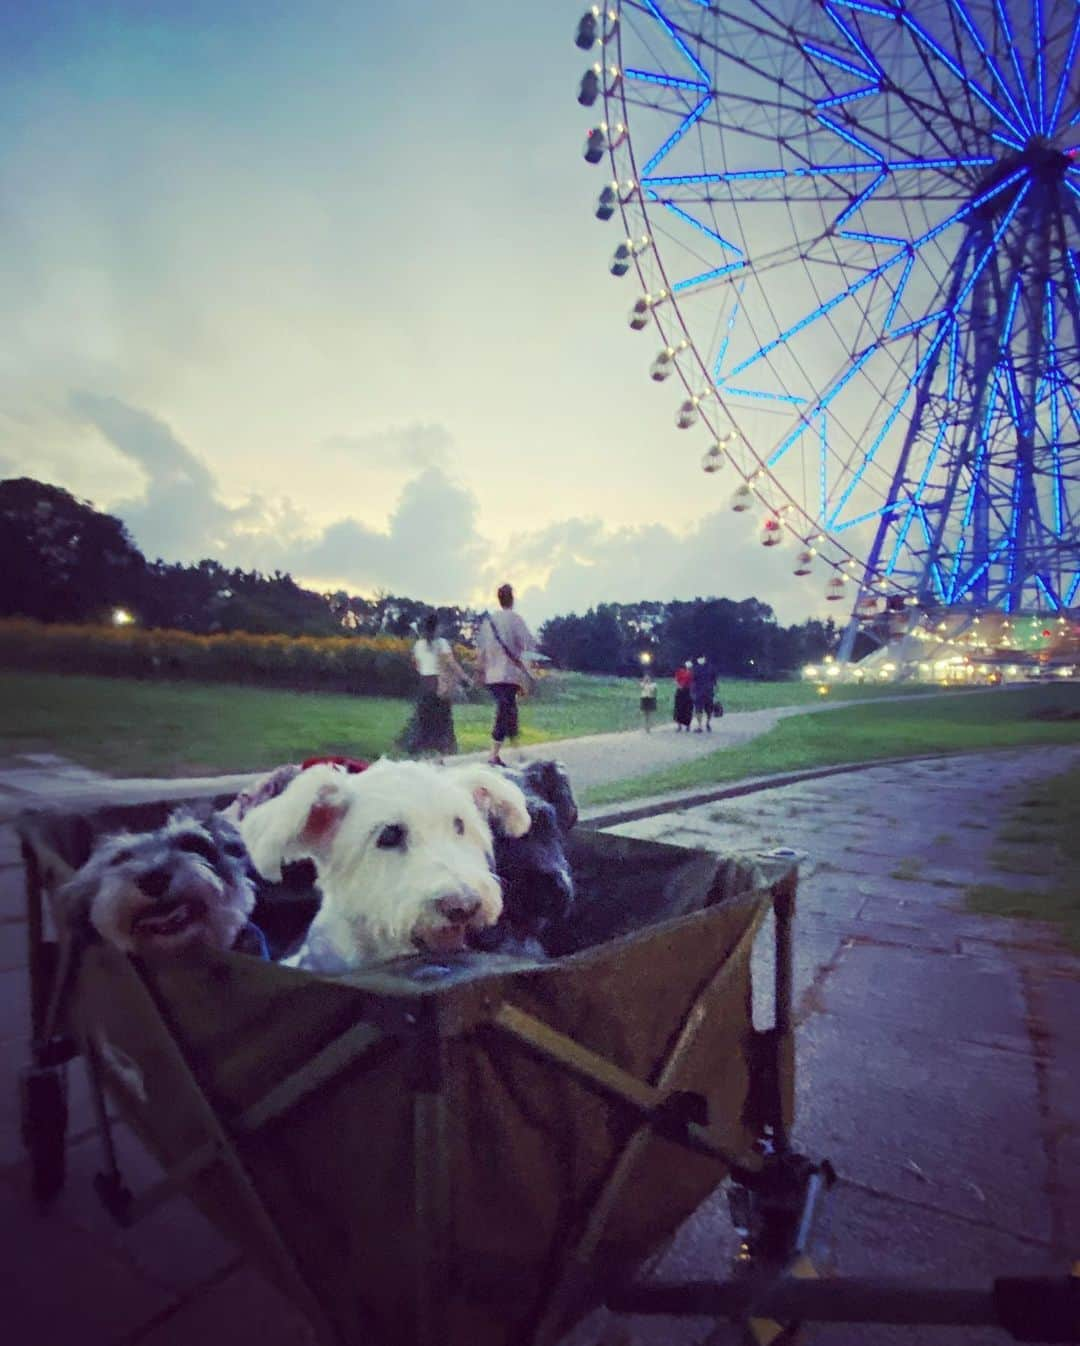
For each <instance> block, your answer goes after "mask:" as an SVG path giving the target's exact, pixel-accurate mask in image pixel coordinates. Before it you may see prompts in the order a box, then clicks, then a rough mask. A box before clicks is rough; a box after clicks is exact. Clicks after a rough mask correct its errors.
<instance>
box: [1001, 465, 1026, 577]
mask: <svg viewBox="0 0 1080 1346" xmlns="http://www.w3.org/2000/svg"><path fill="white" fill-rule="evenodd" d="M1023 495H1024V464H1023V462H1022V461H1021V460H1020V459H1019V458H1017V459H1016V462H1015V465H1014V471H1013V487H1012V518H1011V519H1010V520H1009V536H1008V537H1007V538H1006V542H1008V543H1009V544H1010V546H1009V574H1008V578H1007V579H1006V581H1005V583H1006V585H1007V586H1008V590H1009V593H1010V594H1011V593H1012V587H1013V581H1014V580H1015V579H1016V535H1017V533H1018V532H1019V531H1020V501H1021V500H1022V499H1023Z"/></svg>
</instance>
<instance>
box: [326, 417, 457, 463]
mask: <svg viewBox="0 0 1080 1346" xmlns="http://www.w3.org/2000/svg"><path fill="white" fill-rule="evenodd" d="M319 447H320V449H321V450H323V451H324V452H327V453H332V454H342V455H345V456H347V457H348V458H349V460H350V463H351V464H352V465H356V464H362V465H363V466H364V467H365V468H368V469H372V468H374V469H377V470H384V471H397V470H400V469H401V468H408V469H412V470H419V471H423V470H424V469H425V468H428V467H439V468H442V469H444V470H446V469H448V468H449V466H450V462H451V458H452V450H453V439H452V437H451V435H450V432H449V431H448V430H447V429H446V428H445V426H442V425H408V426H401V427H394V428H392V429H389V430H378V431H375V432H374V433H373V434H368V435H330V436H328V437H327V438H326V439H324V440H323V441H322V443H321V444H320V446H319Z"/></svg>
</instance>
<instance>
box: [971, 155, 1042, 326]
mask: <svg viewBox="0 0 1080 1346" xmlns="http://www.w3.org/2000/svg"><path fill="white" fill-rule="evenodd" d="M1030 188H1031V179H1030V178H1028V180H1027V182H1025V183H1024V185H1023V187H1021V189H1020V190H1019V191H1018V192H1017V194H1016V200H1015V201H1013V203H1012V205H1011V206H1010V207H1009V209H1008V210H1007V211H1006V212H1005V214H1004V215H1003V216H1002V217H1001V223H1000V224H999V225H998V227H997V228H996V229H995V230H994V233H993V235H992V237H991V239H990V242H989V243H988V244H987V246H986V249H985V251H984V252H983V255H982V256H981V257H980V258H979V260H978V261H977V262H976V263H975V266H974V267H973V268H972V271H971V275H970V276H968V278H967V282H966V284H965V285H964V288H963V289H962V290H961V291H960V293H959V294H958V295H957V296H956V303H955V304H954V306H953V312H954V313H955V312H956V311H957V310H958V309H959V308H960V305H961V304H963V302H964V300H965V299H966V298H967V297H968V295H969V294H970V293H971V291H972V289H973V288H974V286H975V282H976V281H977V280H978V278H979V276H980V275H981V274H982V270H983V268H984V267H985V266H986V264H987V262H988V261H989V260H990V258H991V257H993V255H994V250H995V249H996V248H997V245H998V241H999V240H1000V238H1001V235H1002V234H1003V233H1004V232H1005V230H1006V229H1007V228H1008V227H1009V224H1010V222H1011V221H1012V217H1013V216H1014V215H1015V214H1016V212H1017V210H1019V208H1020V202H1021V201H1023V199H1024V197H1025V196H1027V194H1028V191H1029V190H1030Z"/></svg>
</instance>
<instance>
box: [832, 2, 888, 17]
mask: <svg viewBox="0 0 1080 1346" xmlns="http://www.w3.org/2000/svg"><path fill="white" fill-rule="evenodd" d="M837 3H838V4H841V5H843V6H844V8H845V9H857V10H859V11H860V12H861V13H863V14H874V15H876V16H877V17H878V18H879V19H895V18H897V17H898V16H897V13H896V10H895V9H886V8H885V7H884V6H883V5H870V4H867V3H866V0H837Z"/></svg>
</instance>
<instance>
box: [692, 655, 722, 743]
mask: <svg viewBox="0 0 1080 1346" xmlns="http://www.w3.org/2000/svg"><path fill="white" fill-rule="evenodd" d="M715 691H716V674H715V673H714V672H713V670H712V665H711V664H710V663H709V661H708V660H707V659H706V658H705V656H704V655H703V654H699V655H698V659H697V663H696V664H695V665H694V667H693V670H692V673H691V683H690V694H691V696H692V698H693V702H694V719H695V720H696V721H697V723H696V724H695V725H694V733H695V734H700V733H701V721H702V718H703V717H704V720H705V728H706V729H707V730H708V732H709V733H710V734H711V733H712V717H713V695H714V693H715Z"/></svg>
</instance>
